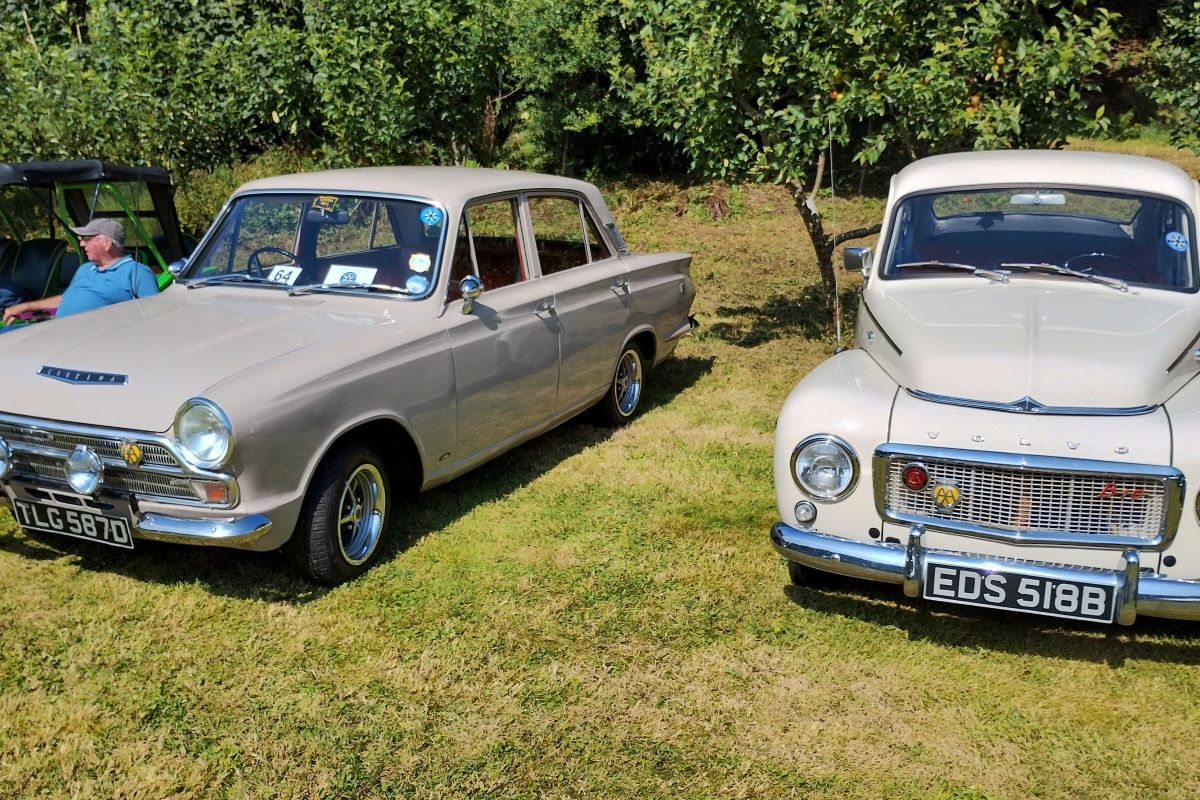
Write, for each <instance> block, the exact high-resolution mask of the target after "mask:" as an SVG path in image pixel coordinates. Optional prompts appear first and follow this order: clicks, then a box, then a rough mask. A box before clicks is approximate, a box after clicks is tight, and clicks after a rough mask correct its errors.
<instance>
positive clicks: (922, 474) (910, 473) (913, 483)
mask: <svg viewBox="0 0 1200 800" xmlns="http://www.w3.org/2000/svg"><path fill="white" fill-rule="evenodd" d="M902 477H903V479H904V485H905V486H907V487H908V488H910V489H912V490H913V491H914V492H919V491H921V490H922V489H924V488H925V484H927V483H929V473H928V472H926V471H925V468H924V467H922V466H921V465H920V464H909V465H908V466H907V467H905V468H904V473H903V475H902Z"/></svg>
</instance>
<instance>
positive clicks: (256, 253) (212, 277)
mask: <svg viewBox="0 0 1200 800" xmlns="http://www.w3.org/2000/svg"><path fill="white" fill-rule="evenodd" d="M445 216H446V215H445V211H444V210H443V209H442V208H441V207H439V206H437V205H433V204H430V203H429V202H426V201H420V200H398V199H381V198H374V197H361V196H356V195H345V194H335V193H320V194H318V193H304V194H301V193H294V194H292V193H289V194H257V195H247V196H244V197H240V198H238V199H237V200H236V201H235V202H234V203H233V205H232V207H231V208H230V209H229V211H228V213H226V214H225V215H224V216H223V217H222V218H221V220H220V222H219V227H218V228H217V230H216V231H215V232H214V234H213V235H212V236H211V237H209V239H208V240H207V242H206V243H205V245H204V247H203V249H202V250H200V251H198V252H197V253H196V254H195V255H194V256H193V257H192V258H191V259H190V260H189V262H188V265H187V268H186V270H185V271H184V272H183V274H182V275H181V276H180V277H181V280H182V281H183V282H184V283H186V284H187V285H189V286H192V287H196V286H203V285H207V284H211V283H239V284H262V285H269V286H277V287H280V288H285V289H288V290H289V291H291V292H293V293H296V292H310V291H346V292H384V293H387V294H395V295H402V296H409V297H426V296H428V295H429V294H430V293H431V292H432V291H433V287H434V286H435V285H436V283H437V269H438V263H439V260H440V256H441V251H442V242H443V238H444V237H443V232H444V230H445V227H446V225H445V222H446V220H445Z"/></svg>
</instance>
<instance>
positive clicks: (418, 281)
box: [404, 275, 429, 294]
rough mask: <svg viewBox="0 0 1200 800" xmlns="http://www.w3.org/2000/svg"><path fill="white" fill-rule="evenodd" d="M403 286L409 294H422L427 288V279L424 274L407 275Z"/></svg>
mask: <svg viewBox="0 0 1200 800" xmlns="http://www.w3.org/2000/svg"><path fill="white" fill-rule="evenodd" d="M404 288H405V289H407V290H408V293H409V294H424V293H425V290H426V289H428V288H429V279H428V278H426V277H425V276H424V275H409V276H408V280H407V281H405V282H404Z"/></svg>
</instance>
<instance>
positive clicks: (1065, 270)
mask: <svg viewBox="0 0 1200 800" xmlns="http://www.w3.org/2000/svg"><path fill="white" fill-rule="evenodd" d="M1000 266H1001V267H1002V268H1004V269H1021V270H1025V271H1026V272H1052V273H1054V274H1055V275H1067V276H1069V277H1071V278H1083V279H1084V280H1088V281H1094V282H1095V283H1102V284H1104V285H1105V286H1111V287H1112V288H1114V289H1116V290H1117V291H1121V292H1128V291H1129V284H1128V283H1126V282H1125V281H1123V280H1121V279H1120V278H1110V277H1109V276H1107V275H1095V274H1093V273H1091V272H1080V271H1079V270H1077V269H1071V268H1070V267H1064V266H1063V265H1061V264H1051V263H1049V262H1046V261H1042V262H1037V263H1028V264H1027V263H1023V262H1015V263H1012V264H1001V265H1000Z"/></svg>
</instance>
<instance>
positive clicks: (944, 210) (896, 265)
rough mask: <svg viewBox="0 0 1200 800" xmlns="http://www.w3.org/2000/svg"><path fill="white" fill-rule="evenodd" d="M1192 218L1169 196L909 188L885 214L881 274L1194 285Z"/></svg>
mask: <svg viewBox="0 0 1200 800" xmlns="http://www.w3.org/2000/svg"><path fill="white" fill-rule="evenodd" d="M1193 227H1194V221H1193V220H1192V218H1191V215H1190V214H1189V213H1188V212H1187V210H1186V209H1185V208H1184V206H1183V205H1182V204H1180V203H1178V202H1175V201H1172V200H1167V199H1163V198H1159V197H1152V196H1147V195H1131V194H1120V193H1116V192H1105V191H1095V190H1081V189H1066V188H1056V187H1053V186H1046V187H1034V188H1030V187H1013V188H991V189H984V190H977V191H949V192H938V193H930V194H922V195H915V196H912V197H907V198H905V199H904V200H902V201H901V202H900V203H899V204H898V205H897V207H896V210H895V212H894V214H893V222H892V228H891V235H890V236H889V239H888V244H887V252H886V254H885V259H884V266H883V271H882V275H883V277H884V278H908V277H919V276H931V275H975V276H977V277H984V278H989V279H993V280H994V279H996V278H997V275H1000V276H1004V277H1007V276H1008V275H1018V274H1020V275H1027V276H1038V277H1053V278H1058V279H1062V278H1073V279H1081V278H1082V279H1087V280H1091V281H1095V282H1098V283H1103V284H1106V285H1109V286H1112V287H1114V288H1122V287H1124V286H1129V285H1142V286H1152V287H1158V288H1164V289H1176V290H1194V289H1195V288H1196V286H1197V278H1196V262H1195V257H1194V255H1193V254H1194V252H1195V244H1194V241H1193V240H1194V238H1195V233H1194V230H1193Z"/></svg>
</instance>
